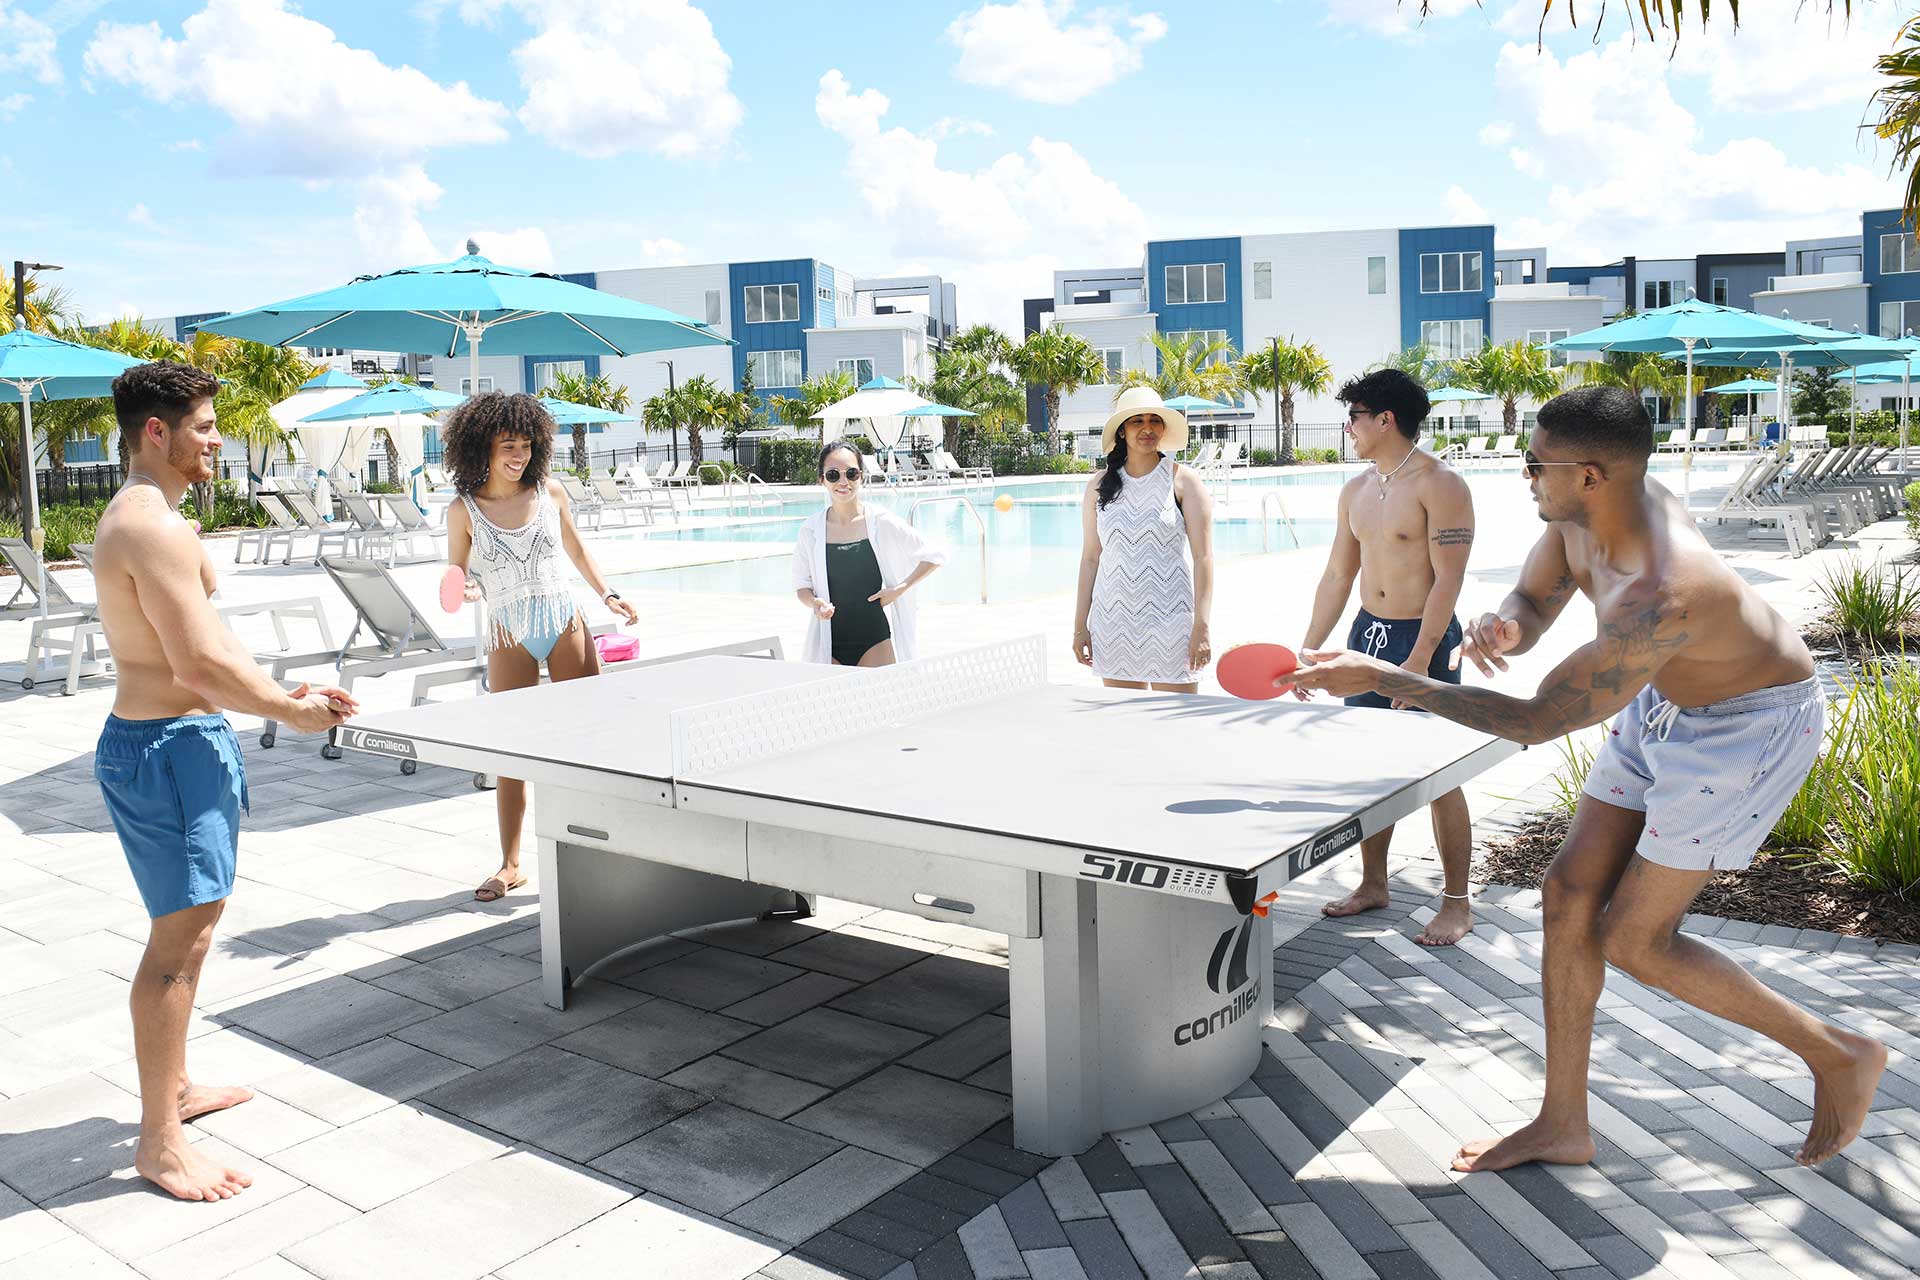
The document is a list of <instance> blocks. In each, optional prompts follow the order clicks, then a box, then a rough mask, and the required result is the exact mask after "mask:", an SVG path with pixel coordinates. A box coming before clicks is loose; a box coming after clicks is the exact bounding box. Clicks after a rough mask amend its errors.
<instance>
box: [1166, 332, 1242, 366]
mask: <svg viewBox="0 0 1920 1280" xmlns="http://www.w3.org/2000/svg"><path fill="white" fill-rule="evenodd" d="M1167 337H1169V338H1172V339H1173V340H1174V341H1176V342H1178V341H1181V340H1183V339H1186V338H1195V339H1198V340H1199V341H1200V342H1202V343H1208V342H1217V343H1219V344H1220V346H1219V348H1218V349H1216V350H1215V351H1214V353H1213V354H1212V355H1210V356H1208V357H1207V358H1206V360H1204V361H1203V362H1202V363H1201V366H1200V367H1201V368H1203V369H1210V368H1212V367H1213V366H1214V365H1216V364H1225V363H1226V362H1227V361H1229V360H1231V359H1233V347H1232V345H1231V344H1230V343H1228V341H1227V331H1226V330H1225V329H1173V330H1169V331H1168V333H1167Z"/></svg>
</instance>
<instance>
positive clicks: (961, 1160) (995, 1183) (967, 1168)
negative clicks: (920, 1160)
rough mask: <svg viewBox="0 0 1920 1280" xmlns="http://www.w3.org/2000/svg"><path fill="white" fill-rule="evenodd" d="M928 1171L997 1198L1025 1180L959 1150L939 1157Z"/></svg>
mask: <svg viewBox="0 0 1920 1280" xmlns="http://www.w3.org/2000/svg"><path fill="white" fill-rule="evenodd" d="M927 1172H928V1173H932V1174H936V1175H938V1176H939V1177H942V1178H945V1179H947V1180H948V1181H949V1182H957V1183H959V1184H960V1185H961V1186H963V1187H971V1188H972V1189H973V1190H975V1191H979V1192H983V1193H985V1194H986V1195H988V1196H990V1197H992V1198H993V1199H995V1200H998V1199H999V1198H1000V1197H1001V1196H1005V1195H1011V1194H1012V1193H1013V1191H1014V1189H1015V1188H1017V1187H1018V1186H1019V1185H1020V1184H1021V1183H1022V1182H1024V1181H1026V1179H1025V1178H1023V1177H1021V1176H1020V1175H1019V1174H1017V1173H1009V1172H1008V1171H1007V1170H1005V1169H1002V1168H1000V1167H999V1166H998V1165H991V1164H981V1163H980V1162H979V1161H978V1160H970V1159H968V1158H967V1157H966V1156H963V1155H961V1154H960V1153H959V1152H957V1151H956V1152H953V1153H951V1154H949V1155H945V1156H942V1157H940V1159H938V1160H936V1161H935V1162H934V1163H933V1164H932V1165H930V1166H928V1168H927Z"/></svg>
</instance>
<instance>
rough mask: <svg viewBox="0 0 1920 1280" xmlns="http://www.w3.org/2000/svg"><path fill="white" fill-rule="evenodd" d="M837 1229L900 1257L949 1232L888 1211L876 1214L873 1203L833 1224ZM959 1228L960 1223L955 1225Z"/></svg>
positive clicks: (927, 1244) (921, 1248)
mask: <svg viewBox="0 0 1920 1280" xmlns="http://www.w3.org/2000/svg"><path fill="white" fill-rule="evenodd" d="M833 1229H834V1230H835V1231H837V1232H839V1233H840V1234H841V1235H843V1236H851V1237H852V1238H853V1239H855V1240H859V1241H861V1242H862V1243H865V1244H870V1245H872V1246H873V1247H874V1248H876V1249H884V1250H886V1251H887V1252H888V1253H891V1254H893V1255H894V1256H895V1257H896V1258H911V1257H913V1255H915V1254H916V1253H919V1252H920V1251H921V1250H923V1249H925V1248H927V1247H928V1246H929V1245H931V1244H932V1243H933V1242H934V1241H936V1240H938V1239H939V1238H940V1237H941V1236H943V1235H945V1234H946V1232H944V1231H927V1230H925V1229H923V1228H921V1227H916V1226H913V1225H912V1224H910V1223H905V1222H901V1221H899V1220H898V1219H896V1218H889V1217H887V1216H886V1215H885V1214H880V1213H875V1212H874V1211H873V1206H872V1205H868V1206H867V1207H866V1208H864V1209H862V1210H860V1211H859V1212H857V1213H850V1214H848V1215H847V1216H846V1217H844V1218H842V1219H840V1221H838V1222H836V1223H834V1224H833ZM955 1229H956V1230H957V1229H958V1228H957V1225H956V1227H955Z"/></svg>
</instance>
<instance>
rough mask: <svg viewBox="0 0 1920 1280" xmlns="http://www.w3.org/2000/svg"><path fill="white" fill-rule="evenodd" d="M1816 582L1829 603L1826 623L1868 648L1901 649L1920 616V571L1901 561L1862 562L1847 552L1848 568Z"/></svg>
mask: <svg viewBox="0 0 1920 1280" xmlns="http://www.w3.org/2000/svg"><path fill="white" fill-rule="evenodd" d="M1815 586H1816V587H1817V588H1818V590H1819V592H1820V597H1821V599H1822V600H1824V601H1825V602H1826V618H1827V621H1828V622H1830V623H1832V624H1833V626H1834V627H1835V628H1836V629H1837V630H1838V631H1839V632H1840V633H1841V634H1842V635H1844V636H1846V637H1847V638H1848V639H1849V640H1852V641H1853V642H1854V643H1856V644H1860V645H1864V646H1866V647H1867V648H1870V649H1887V648H1898V647H1900V645H1901V641H1902V633H1903V632H1904V631H1905V629H1906V628H1907V627H1908V626H1909V625H1910V624H1911V623H1912V622H1913V621H1914V619H1915V618H1920V573H1910V572H1909V571H1908V570H1907V569H1906V568H1905V567H1904V566H1901V565H1883V564H1882V563H1880V562H1879V561H1877V560H1876V561H1874V562H1872V563H1870V564H1863V563H1861V562H1860V561H1859V560H1857V559H1854V558H1853V557H1851V556H1849V557H1848V558H1847V563H1846V566H1845V567H1844V568H1838V569H1831V570H1829V571H1828V572H1827V576H1826V577H1825V578H1824V579H1823V580H1822V581H1820V582H1818V583H1816V584H1815Z"/></svg>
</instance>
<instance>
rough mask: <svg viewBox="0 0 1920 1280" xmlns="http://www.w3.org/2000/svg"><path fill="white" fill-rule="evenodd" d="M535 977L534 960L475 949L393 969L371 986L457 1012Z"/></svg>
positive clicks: (486, 947)
mask: <svg viewBox="0 0 1920 1280" xmlns="http://www.w3.org/2000/svg"><path fill="white" fill-rule="evenodd" d="M539 976H540V965H539V962H538V961H534V960H529V959H527V958H525V957H524V956H513V955H508V954H506V953H505V952H502V951H496V950H494V949H493V948H492V947H489V946H476V947H467V948H465V949H464V950H460V951H455V952H452V953H450V954H448V955H444V956H436V957H434V958H433V959H431V960H428V961H425V962H424V963H421V964H416V965H412V966H410V967H408V968H405V969H399V970H396V971H395V972H393V973H389V974H386V975H385V976H383V977H379V978H375V979H373V985H374V986H376V987H380V988H381V989H383V990H386V991H391V992H393V993H395V994H396V995H403V996H406V997H407V998H408V999H409V1000H418V1001H420V1002H421V1003H422V1004H430V1005H432V1006H434V1007H435V1008H436V1009H458V1008H460V1007H461V1006H463V1005H469V1004H472V1003H473V1002H474V1001H476V1000H482V999H485V998H486V997H487V996H491V995H497V994H498V993H500V992H502V991H505V990H506V989H507V988H509V987H517V986H519V985H520V984H521V983H523V982H529V981H532V980H533V979H536V978H538V977H539Z"/></svg>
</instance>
